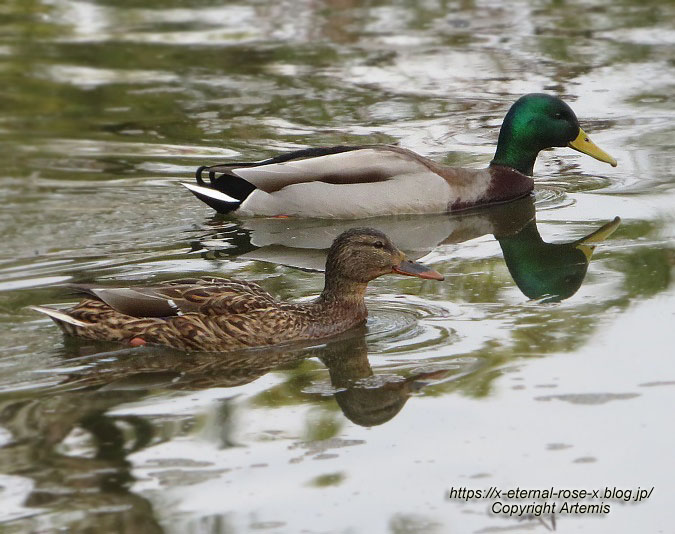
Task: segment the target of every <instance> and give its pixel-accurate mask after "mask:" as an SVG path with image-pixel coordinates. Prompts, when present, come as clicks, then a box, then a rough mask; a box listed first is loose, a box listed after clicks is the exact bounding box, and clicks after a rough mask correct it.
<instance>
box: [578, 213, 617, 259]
mask: <svg viewBox="0 0 675 534" xmlns="http://www.w3.org/2000/svg"><path fill="white" fill-rule="evenodd" d="M620 224H621V218H620V217H614V220H613V221H610V222H608V223H607V224H603V225H602V226H601V227H600V228H598V229H597V230H596V231H595V232H593V233H592V234H588V235H587V236H586V237H582V238H581V239H579V241H577V243H576V247H577V248H578V249H579V250H580V251H581V252H583V253H584V256H586V259H587V260H588V261H591V256H592V255H593V251H594V250H595V247H596V245H597V244H598V243H602V242H603V241H604V240H605V239H607V238H608V237H609V236H611V235H612V234H613V233H614V230H616V229H617V228H618V227H619V225H620Z"/></svg>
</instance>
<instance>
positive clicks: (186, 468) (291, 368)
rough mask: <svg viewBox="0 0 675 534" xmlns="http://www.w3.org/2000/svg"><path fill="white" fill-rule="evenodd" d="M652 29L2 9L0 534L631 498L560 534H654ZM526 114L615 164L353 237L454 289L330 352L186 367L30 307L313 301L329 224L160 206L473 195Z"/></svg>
mask: <svg viewBox="0 0 675 534" xmlns="http://www.w3.org/2000/svg"><path fill="white" fill-rule="evenodd" d="M674 20H675V8H674V6H673V4H672V2H668V1H666V0H663V1H660V2H659V1H643V2H637V1H628V0H624V1H616V2H611V3H610V2H604V1H601V0H596V1H591V0H578V1H563V0H559V1H543V0H542V1H530V2H524V1H523V2H477V1H471V0H467V1H456V2H452V1H442V0H437V1H433V0H430V1H424V2H404V1H398V2H396V1H392V2H379V1H369V2H366V1H358V0H321V1H299V2H290V1H280V2H263V1H258V2H256V1H247V2H241V3H229V2H227V3H226V2H222V1H219V2H216V1H213V0H199V1H180V2H179V1H176V0H168V1H167V0H165V1H163V2H155V1H152V0H145V1H144V2H139V1H135V0H124V1H120V0H118V1H107V0H96V1H94V0H89V1H66V0H41V1H37V0H5V1H4V2H3V3H2V5H1V6H0V82H1V83H0V95H1V96H0V158H1V159H2V162H3V165H2V170H1V171H0V180H2V188H1V189H0V195H1V197H2V203H1V209H0V221H1V223H0V224H1V227H2V240H3V247H2V252H1V255H0V329H1V330H0V332H1V337H0V346H1V347H2V356H1V358H0V502H2V506H1V507H0V531H2V532H3V533H4V532H7V533H12V534H13V533H19V532H57V531H69V532H80V531H82V532H84V531H87V532H88V531H91V532H143V533H146V532H176V533H179V532H180V533H184V532H194V533H197V532H200V533H201V532H208V533H225V532H228V533H229V532H249V531H255V532H257V531H263V532H391V533H396V534H398V533H404V532H433V533H436V532H438V533H440V532H500V531H518V532H520V531H541V532H545V531H548V529H551V528H553V524H552V519H551V517H549V516H546V517H543V518H536V517H534V518H532V517H529V518H525V519H522V518H521V520H518V519H514V518H508V517H505V516H504V515H499V514H497V515H495V514H492V513H490V507H491V505H492V503H493V502H495V501H496V500H498V499H491V500H470V501H468V502H465V501H464V500H462V499H448V498H447V492H448V490H450V489H451V488H452V487H455V488H458V487H466V488H469V489H483V490H486V489H487V488H488V487H490V486H495V487H498V488H502V489H504V490H507V489H511V488H515V487H518V486H519V487H521V488H541V489H543V488H549V487H550V486H555V487H556V489H557V488H569V489H580V488H586V489H589V490H592V489H603V491H604V488H605V487H606V486H608V487H610V488H612V487H615V486H616V487H618V488H622V489H632V490H633V491H635V489H636V488H637V487H638V486H640V487H642V488H645V487H647V488H651V487H654V490H653V492H652V494H651V495H650V497H649V498H648V499H647V500H645V501H643V502H639V503H635V502H633V503H625V504H624V503H623V501H621V503H620V502H619V501H617V500H612V499H611V498H609V499H606V500H604V502H605V503H609V504H610V505H611V511H610V512H609V514H605V515H604V516H598V515H588V514H558V515H557V516H556V518H555V528H556V529H557V531H560V532H593V533H598V532H612V533H615V532H638V531H639V532H670V531H671V529H672V524H673V521H674V520H675V513H674V512H673V507H672V504H671V503H670V497H671V496H672V494H673V490H675V487H674V484H673V482H672V472H673V467H675V466H674V465H673V453H672V451H673V448H674V447H675V437H674V436H673V433H672V431H671V427H672V423H671V421H672V411H671V409H672V408H671V407H672V403H673V399H674V392H675V364H674V363H673V358H672V355H673V349H672V347H673V344H674V343H673V342H674V341H675V335H674V333H673V332H674V328H673V327H674V325H675V291H674V289H673V284H672V274H673V265H675V248H674V247H673V237H674V236H675V224H674V218H675V217H674V215H673V206H674V205H675V187H674V180H673V172H672V168H673V165H674V164H675V158H674V157H673V153H674V152H673V139H675V127H674V126H673V124H674V119H675V101H674V100H673V95H675V61H674V60H673V58H675V27H674V25H673V21H674ZM533 91H547V92H551V93H556V94H559V95H561V96H562V97H563V98H564V99H565V100H566V101H567V102H569V103H570V104H571V106H572V107H573V109H574V110H575V112H576V113H577V115H578V116H579V118H580V121H581V124H582V126H583V128H584V129H585V130H586V131H587V132H588V133H589V134H590V135H591V136H592V137H593V139H594V140H595V141H596V143H597V144H598V145H600V146H601V147H602V148H604V149H605V150H606V151H607V152H609V153H610V154H612V155H613V156H615V157H616V158H617V160H618V161H619V166H618V167H617V168H611V167H609V166H607V165H606V164H603V163H600V162H597V161H595V160H592V159H591V158H589V157H587V156H583V155H581V154H578V153H576V152H572V151H571V150H568V149H556V150H554V151H547V152H545V153H543V154H542V155H541V156H540V158H539V160H538V163H537V166H536V167H535V175H536V178H537V187H536V194H535V196H534V199H533V200H525V201H521V202H519V203H514V204H512V205H509V206H504V207H502V208H499V209H494V210H486V211H482V212H477V213H471V214H465V215H463V216H457V217H447V216H440V215H439V216H433V217H414V216H410V217H399V218H388V219H384V220H382V219H378V220H376V221H370V222H369V224H375V225H377V226H379V227H381V228H383V229H385V230H386V231H387V232H388V233H389V234H390V235H391V236H392V237H393V238H394V240H395V241H396V242H397V243H399V244H400V245H401V247H402V248H404V249H406V250H407V251H408V252H409V254H410V255H413V256H416V257H423V261H424V262H425V263H428V264H430V265H432V266H433V267H434V268H435V269H437V270H439V271H440V272H442V273H444V274H445V275H446V281H445V282H444V283H434V282H431V281H429V282H426V281H420V280H416V279H401V278H395V277H387V278H382V279H379V280H377V281H376V282H374V283H373V284H372V289H371V290H370V292H369V298H368V304H369V307H370V310H371V316H370V318H369V321H368V324H367V327H366V329H363V330H360V331H356V332H352V333H350V336H347V337H346V338H345V339H337V340H334V341H332V342H330V343H327V344H319V345H316V346H311V347H302V348H293V349H286V350H275V351H269V350H266V351H256V352H253V353H249V354H239V355H231V356H228V357H222V356H220V357H218V356H214V355H209V354H192V355H182V354H180V353H174V352H171V351H165V350H161V349H156V348H153V349H151V348H141V349H128V348H124V347H120V346H119V345H105V344H94V343H88V342H79V341H74V340H64V338H63V337H62V335H61V334H60V332H59V331H58V329H57V328H56V327H55V326H54V325H53V324H52V323H51V322H50V321H49V320H48V319H45V318H43V317H39V316H37V314H36V313H34V312H32V311H30V310H27V309H26V306H28V305H31V304H54V305H58V304H62V303H67V302H70V300H69V299H70V297H69V296H68V295H67V294H66V293H65V292H64V291H63V289H62V288H60V287H59V284H61V283H63V282H91V281H96V282H99V283H102V284H114V283H116V281H122V282H124V283H152V282H156V281H160V280H167V279H171V278H174V277H178V276H183V275H184V274H185V273H197V274H201V273H219V274H221V275H226V276H230V275H231V276H236V277H243V278H247V279H250V280H253V281H257V282H260V283H261V284H262V285H263V286H264V287H265V288H266V289H268V290H269V291H271V292H273V293H274V294H277V295H279V296H281V297H283V298H289V299H298V298H305V297H309V296H311V295H313V294H316V293H317V292H318V291H319V290H320V289H321V286H322V277H321V275H320V274H317V273H314V272H311V271H302V270H297V269H295V268H294V267H292V266H301V267H305V268H308V267H309V268H312V267H317V266H319V267H320V265H321V263H322V257H323V256H322V254H323V252H322V251H323V249H324V248H325V247H326V246H327V244H328V243H330V240H331V238H332V236H333V235H335V234H336V233H337V232H338V231H339V229H340V228H342V227H343V225H345V224H346V225H347V226H349V225H350V224H351V223H344V222H340V223H339V224H338V223H331V222H330V221H328V222H327V221H293V220H267V219H262V220H249V221H243V220H237V219H234V218H223V217H218V216H215V215H214V214H213V213H212V212H211V211H210V210H209V208H207V207H206V206H204V205H203V204H201V203H199V202H198V201H196V200H195V199H194V198H193V197H192V196H191V195H190V194H189V193H188V192H187V191H185V190H184V189H183V188H182V187H180V186H179V185H178V181H180V180H185V179H190V177H191V175H192V174H193V172H194V169H195V168H196V167H197V166H198V165H201V164H205V163H209V162H212V163H215V162H220V161H225V160H227V159H228V158H237V159H257V158H263V157H268V156H271V155H274V154H276V153H278V152H279V151H282V150H288V149H295V148H302V147H307V146H316V145H330V144H357V143H374V142H386V143H399V144H400V145H401V146H404V147H407V148H410V149H413V150H415V151H417V152H419V153H421V154H424V155H427V156H430V157H432V158H434V159H437V160H439V161H444V162H447V163H457V164H461V165H467V166H481V165H484V164H486V163H487V162H488V161H489V160H490V158H491V156H492V153H493V151H494V146H495V143H496V138H497V133H498V128H499V125H500V124H501V120H502V118H503V116H504V114H505V112H506V110H507V109H508V107H509V105H510V104H511V103H512V102H513V101H514V100H515V99H516V98H517V97H518V96H520V95H521V94H523V93H527V92H533ZM616 216H620V217H621V219H622V223H621V225H620V226H619V228H618V229H617V230H616V232H615V233H614V234H613V235H612V236H611V237H610V238H609V239H608V240H607V241H606V242H605V243H604V244H602V245H600V246H599V247H598V249H597V250H596V252H595V254H594V255H593V259H592V261H591V262H590V264H589V265H587V264H586V262H585V261H584V260H582V259H580V258H579V257H578V256H574V254H575V250H576V249H574V247H572V246H571V245H569V243H571V242H573V241H575V240H577V239H579V238H581V237H583V236H585V235H587V234H590V233H591V232H593V231H594V230H596V229H598V228H600V227H601V226H602V225H603V224H605V223H608V222H610V221H612V220H613V219H614V217H616ZM547 243H550V244H551V245H547ZM576 252H578V251H576ZM260 260H265V261H260ZM533 273H534V274H533ZM535 274H536V276H535ZM582 281H583V284H582V285H581V286H580V287H579V285H580V284H581V282H582ZM556 301H557V302H556ZM601 501H602V499H600V500H580V499H576V500H575V499H572V500H571V501H570V502H572V503H573V502H580V503H582V504H594V503H595V504H599V503H600V502H601ZM505 502H506V501H505ZM531 502H533V500H532V499H524V500H521V501H512V503H520V504H530V503H531Z"/></svg>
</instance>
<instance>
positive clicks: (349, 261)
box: [326, 228, 443, 284]
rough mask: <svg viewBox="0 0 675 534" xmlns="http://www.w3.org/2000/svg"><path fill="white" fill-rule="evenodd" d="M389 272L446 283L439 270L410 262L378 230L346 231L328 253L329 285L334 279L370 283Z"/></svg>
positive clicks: (327, 272)
mask: <svg viewBox="0 0 675 534" xmlns="http://www.w3.org/2000/svg"><path fill="white" fill-rule="evenodd" d="M389 273H398V274H404V275H408V276H417V277H418V278H426V279H429V280H443V276H442V275H441V274H439V273H437V272H436V271H434V270H432V269H429V268H428V267H426V266H424V265H422V264H420V263H416V262H413V261H409V260H407V259H406V258H405V254H403V252H401V251H400V250H399V249H398V248H396V247H395V246H394V244H393V243H392V242H391V240H390V239H389V238H388V237H387V236H386V235H385V234H383V233H382V232H380V231H379V230H375V229H374V228H352V229H351V230H347V231H346V232H342V233H341V234H340V235H339V236H337V237H336V238H335V241H333V244H332V245H331V247H330V249H329V250H328V258H327V259H326V283H327V284H328V282H329V281H330V280H332V279H340V280H348V281H350V282H354V283H358V284H366V283H368V282H370V281H371V280H373V279H375V278H377V277H378V276H382V275H383V274H389Z"/></svg>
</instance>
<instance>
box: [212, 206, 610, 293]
mask: <svg viewBox="0 0 675 534" xmlns="http://www.w3.org/2000/svg"><path fill="white" fill-rule="evenodd" d="M619 222H620V220H619V219H618V217H617V218H616V219H614V220H613V221H611V222H610V223H607V224H605V225H604V226H602V227H601V228H599V229H598V230H596V231H594V232H592V233H591V234H589V235H587V236H586V237H584V238H581V239H578V240H576V241H573V242H571V243H546V242H544V241H543V240H542V238H541V236H540V235H539V232H538V230H537V224H536V219H535V208H534V200H533V199H532V197H526V198H522V199H519V200H517V201H515V202H511V203H508V204H502V205H499V206H494V207H491V208H489V209H485V210H480V211H475V212H468V213H465V214H461V215H452V216H448V215H427V216H416V215H409V216H399V217H378V218H372V219H369V220H368V224H370V225H372V226H373V227H374V228H377V229H378V230H381V231H382V232H384V233H386V234H387V235H388V236H390V237H391V239H392V241H394V242H395V243H397V244H399V246H400V248H401V250H403V251H405V253H406V256H408V257H410V258H413V259H417V258H420V257H422V256H424V255H426V254H428V253H429V252H431V251H432V250H433V249H434V248H436V247H437V246H439V245H445V244H453V243H462V242H464V241H468V240H470V239H475V238H477V237H480V236H483V235H489V234H492V235H494V236H495V238H496V239H497V240H498V241H499V244H500V245H501V247H502V252H503V253H504V261H505V262H506V265H507V266H508V269H509V272H510V273H511V276H512V277H513V279H514V281H515V282H516V284H517V286H518V287H519V288H520V290H521V291H522V292H523V293H524V294H525V295H526V296H527V297H529V298H531V299H538V298H546V299H547V300H549V301H554V300H562V299H566V298H569V297H570V296H572V295H573V294H574V293H575V292H576V291H577V290H578V289H579V287H580V285H581V283H582V282H583V280H584V277H585V276H586V271H587V269H588V264H589V262H590V259H591V255H592V253H593V250H594V248H595V246H596V245H597V244H598V243H600V242H601V241H602V240H603V239H606V238H607V237H609V236H610V235H611V234H612V233H613V232H614V230H615V229H616V228H617V227H618V225H619ZM349 224H353V223H350V222H349V221H339V220H337V221H329V222H328V221H324V220H319V219H262V218H258V219H247V220H245V221H243V222H242V223H241V228H242V229H243V230H245V231H247V232H249V239H250V242H249V243H247V244H246V245H245V248H244V250H246V252H244V253H243V254H239V257H241V258H246V259H252V260H260V261H267V262H271V263H277V264H281V265H287V266H291V267H297V268H301V269H310V270H322V269H323V264H324V263H325V261H326V249H327V248H328V246H330V243H331V241H332V239H333V238H334V237H335V235H337V234H338V233H340V232H341V231H342V230H343V229H344V228H346V227H348V226H349ZM214 244H216V243H214V240H213V239H208V240H206V245H207V246H209V247H213V245H214ZM251 247H257V248H254V250H251ZM239 250H241V249H239V248H236V247H235V248H229V249H227V250H226V253H227V254H228V255H230V254H231V255H238V251H239ZM209 254H214V252H213V251H210V252H209ZM215 255H220V253H219V251H217V250H216V251H215Z"/></svg>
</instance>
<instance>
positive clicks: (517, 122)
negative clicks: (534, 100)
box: [490, 106, 542, 176]
mask: <svg viewBox="0 0 675 534" xmlns="http://www.w3.org/2000/svg"><path fill="white" fill-rule="evenodd" d="M515 107H516V106H514V107H512V108H511V109H510V110H509V112H508V113H507V114H506V117H504V122H503V123H502V127H501V129H500V130H499V140H498V141H497V151H496V152H495V157H494V158H493V159H492V161H491V162H490V165H504V166H506V167H511V168H512V169H515V170H517V171H518V172H520V173H522V174H525V175H527V176H532V172H533V170H534V161H535V160H536V159H537V154H539V151H540V150H541V148H542V147H541V145H540V143H541V140H540V139H538V138H537V135H536V131H533V129H532V124H531V121H530V120H529V119H530V118H531V117H530V116H529V114H526V113H521V112H518V110H517V109H515Z"/></svg>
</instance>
